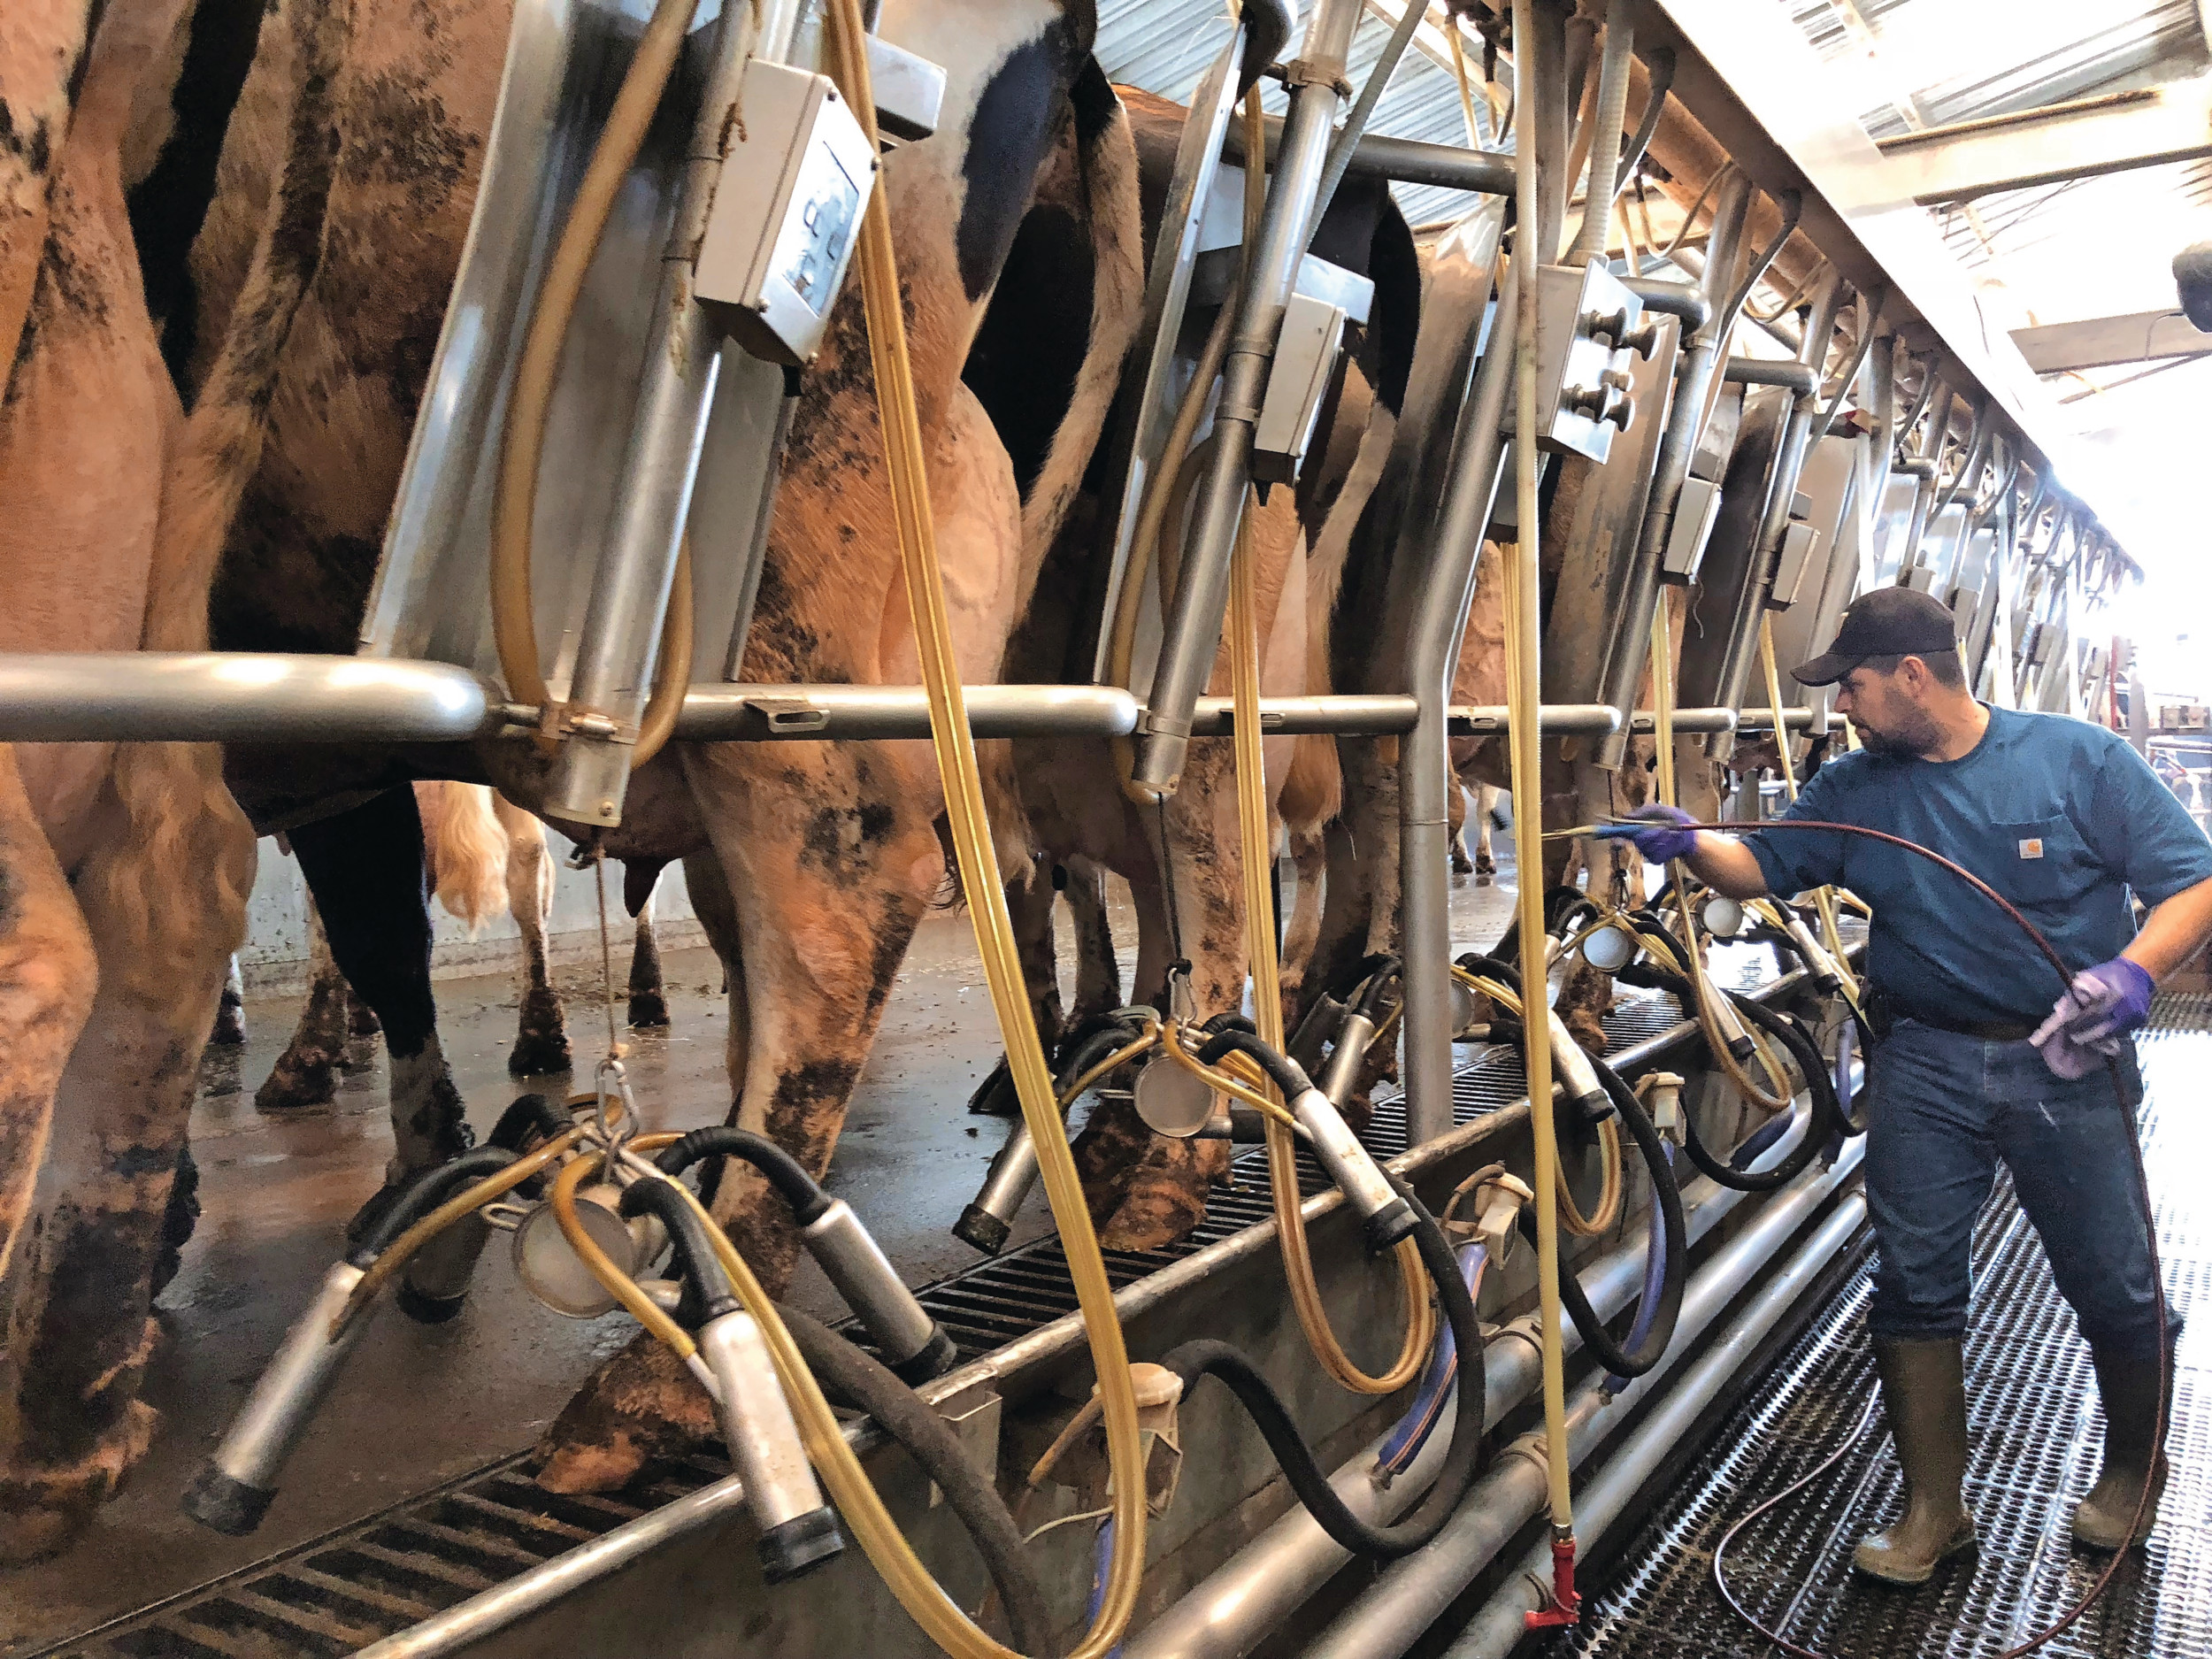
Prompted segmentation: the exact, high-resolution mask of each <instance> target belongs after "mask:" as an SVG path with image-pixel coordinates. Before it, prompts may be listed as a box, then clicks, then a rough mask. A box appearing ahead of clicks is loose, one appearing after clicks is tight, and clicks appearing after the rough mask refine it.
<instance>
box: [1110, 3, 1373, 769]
mask: <svg viewBox="0 0 2212 1659" xmlns="http://www.w3.org/2000/svg"><path fill="white" fill-rule="evenodd" d="M1359 15H1360V5H1359V0H1320V4H1318V5H1317V7H1316V8H1315V11H1314V14H1313V21H1312V23H1311V25H1310V27H1308V29H1307V31H1306V39H1305V44H1304V46H1303V47H1302V50H1301V53H1300V58H1299V65H1298V74H1299V79H1298V80H1297V83H1296V84H1295V85H1294V87H1293V88H1292V89H1291V95H1290V116H1289V119H1287V120H1286V122H1285V123H1284V127H1283V148H1282V159H1281V163H1280V165H1279V166H1278V167H1277V169H1276V171H1275V173H1274V175H1273V177H1272V178H1271V179H1270V180H1269V181H1268V192H1267V207H1266V211H1265V212H1264V213H1263V215H1262V217H1261V219H1260V231H1259V236H1258V239H1257V241H1256V243H1255V244H1254V246H1253V247H1252V248H1251V249H1250V250H1248V253H1249V257H1248V260H1247V262H1246V265H1245V271H1244V281H1243V285H1242V294H1241V302H1240V308H1239V311H1238V316H1237V323H1236V328H1235V333H1234V334H1233V336H1232V338H1231V340H1230V342H1229V351H1228V356H1227V357H1226V358H1225V361H1224V362H1223V364H1222V369H1221V396H1220V401H1219V402H1218V403H1217V405H1216V406H1215V411H1214V427H1213V434H1214V455H1213V462H1212V465H1210V467H1209V468H1208V469H1207V472H1206V475H1205V478H1204V480H1202V483H1201V486H1200V488H1199V493H1198V504H1197V506H1196V508H1195V509H1194V512H1193V514H1192V518H1191V530H1190V535H1189V538H1188V540H1187V541H1186V543H1185V552H1184V556H1183V569H1182V580H1181V581H1180V582H1179V584H1178V585H1177V588H1176V592H1175V604H1174V608H1173V611H1172V613H1171V615H1170V616H1169V618H1168V619H1167V627H1166V631H1165V633H1164V635H1163V636H1162V639H1161V641H1160V657H1159V665H1158V667H1157V668H1156V670H1155V672H1154V674H1153V679H1152V690H1151V695H1150V696H1149V697H1148V699H1147V702H1148V710H1149V711H1148V713H1147V714H1146V716H1145V718H1144V720H1143V722H1142V725H1141V733H1140V740H1139V742H1138V744H1137V750H1136V755H1135V758H1134V764H1133V771H1132V775H1131V784H1132V787H1134V788H1136V789H1138V790H1141V791H1143V792H1146V793H1149V794H1154V795H1172V794H1173V793H1174V792H1175V787H1176V785H1177V784H1178V782H1179V781H1180V780H1181V777H1182V772H1183V757H1184V756H1185V755H1186V754H1187V752H1188V751H1189V749H1190V723H1191V715H1192V712H1193V711H1194V710H1195V708H1196V707H1197V703H1198V698H1199V695H1200V693H1202V692H1203V691H1204V690H1205V688H1206V682H1207V680H1210V678H1212V675H1213V667H1214V658H1215V657H1216V656H1217V653H1218V652H1219V650H1220V649H1221V626H1222V612H1223V609H1224V607H1225V605H1226V603H1227V602H1228V596H1229V554H1230V549H1231V548H1232V545H1233V542H1234V541H1235V539H1236V532H1237V520H1238V519H1239V518H1240V517H1241V516H1242V515H1243V512H1244V497H1245V492H1246V490H1247V489H1248V488H1249V486H1250V482H1251V458H1252V431H1253V427H1254V426H1256V424H1257V422H1258V420H1259V415H1260V403H1261V399H1262V397H1263V394H1264V393H1265V392H1266V390H1267V371H1268V365H1269V364H1270V362H1271V360H1272V359H1273V357H1274V355H1275V341H1276V336H1277V335H1278V334H1279V333H1280V332H1281V329H1282V322H1283V310H1284V307H1285V306H1286V304H1287V303H1288V302H1289V299H1290V291H1291V284H1292V283H1293V281H1294V280H1295V279H1296V277H1297V274H1298V265H1299V261H1300V259H1301V258H1302V257H1303V255H1304V253H1305V249H1306V242H1307V239H1308V236H1309V234H1310V228H1311V227H1310V225H1309V223H1308V220H1309V219H1310V210H1311V208H1312V206H1313V204H1314V201H1315V197H1316V196H1317V192H1318V190H1319V188H1320V184H1321V170H1322V164H1323V162H1324V161H1325V158H1326V157H1327V152H1328V148H1329V138H1330V134H1331V128H1332V127H1333V124H1334V122H1335V119H1336V112H1337V106H1338V104H1340V102H1341V98H1340V94H1339V92H1338V88H1339V87H1340V85H1341V84H1342V81H1341V77H1342V75H1343V73H1344V54H1345V50H1346V49H1347V48H1348V46H1349V45H1350V43H1351V38H1352V29H1353V27H1354V26H1355V25H1356V23H1357V22H1358V20H1359Z"/></svg>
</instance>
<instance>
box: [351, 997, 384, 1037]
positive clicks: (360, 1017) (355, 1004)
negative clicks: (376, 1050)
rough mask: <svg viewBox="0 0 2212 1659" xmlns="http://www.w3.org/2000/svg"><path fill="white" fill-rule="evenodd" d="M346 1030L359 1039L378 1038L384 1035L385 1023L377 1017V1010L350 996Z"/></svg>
mask: <svg viewBox="0 0 2212 1659" xmlns="http://www.w3.org/2000/svg"><path fill="white" fill-rule="evenodd" d="M348 989H349V990H350V989H351V987H348ZM346 1029H347V1030H348V1031H349V1032H351V1033H353V1034H354V1035H355V1036H357V1037H377V1036H381V1035H382V1034H383V1032H384V1022H383V1021H382V1020H380V1019H379V1018H377V1017H376V1010H374V1009H373V1008H371V1007H370V1006H369V1005H368V1004H367V1003H366V1002H363V1001H362V1000H361V999H360V998H359V997H357V996H349V997H347V999H346Z"/></svg>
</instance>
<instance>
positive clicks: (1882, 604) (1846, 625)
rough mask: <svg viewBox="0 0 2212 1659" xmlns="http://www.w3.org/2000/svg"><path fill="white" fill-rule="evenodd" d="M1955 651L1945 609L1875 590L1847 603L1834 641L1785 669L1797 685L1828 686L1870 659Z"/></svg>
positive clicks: (1918, 597)
mask: <svg viewBox="0 0 2212 1659" xmlns="http://www.w3.org/2000/svg"><path fill="white" fill-rule="evenodd" d="M1958 648H1959V636H1958V624H1957V622H1956V621H1955V619H1954V618H1953V617H1952V615H1951V608H1950V606H1948V605H1947V604H1945V603H1943V602H1942V601H1941V600H1939V599H1936V598H1934V597H1932V596H1931V595H1927V594H1924V593H1921V592H1919V591H1918V590H1917V589H1916V588H1876V589H1875V590H1874V591H1873V592H1872V593H1870V594H1862V595H1859V597H1858V598H1856V599H1855V600H1854V601H1852V603H1851V608H1850V609H1849V610H1848V611H1845V612H1844V613H1843V626H1840V627H1839V628H1838V629H1837V630H1836V638H1835V642H1834V643H1833V644H1832V645H1831V646H1829V648H1828V649H1827V650H1826V651H1825V652H1824V653H1823V654H1822V655H1820V656H1818V657H1814V658H1813V660H1812V661H1811V662H1809V663H1801V664H1799V665H1798V666H1797V667H1795V668H1793V669H1791V670H1790V678H1791V679H1793V680H1796V681H1797V682H1798V683H1799V684H1800V685H1805V686H1832V685H1834V684H1835V683H1836V681H1838V680H1841V679H1842V678H1843V677H1844V676H1845V675H1846V674H1847V673H1849V672H1851V671H1852V670H1853V669H1855V668H1856V667H1857V666H1858V665H1859V664H1861V663H1863V662H1864V661H1866V659H1867V658H1868V657H1931V656H1933V655H1934V654H1935V653H1936V652H1938V651H1955V650H1957V649H1958Z"/></svg>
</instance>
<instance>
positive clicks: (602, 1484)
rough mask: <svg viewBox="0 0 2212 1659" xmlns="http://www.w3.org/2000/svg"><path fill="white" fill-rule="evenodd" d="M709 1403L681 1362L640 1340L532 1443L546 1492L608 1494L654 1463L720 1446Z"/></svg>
mask: <svg viewBox="0 0 2212 1659" xmlns="http://www.w3.org/2000/svg"><path fill="white" fill-rule="evenodd" d="M719 1440H720V1430H719V1428H718V1425H716V1422H715V1417H714V1402H712V1401H710V1400H709V1399H708V1398H707V1396H706V1392H705V1391H704V1390H703V1389H702V1388H701V1387H700V1386H699V1385H698V1384H697V1383H696V1382H695V1381H694V1380H693V1379H692V1377H691V1373H690V1372H688V1371H686V1370H685V1369H684V1368H683V1362H682V1361H680V1360H679V1359H677V1358H676V1356H674V1355H673V1354H671V1353H670V1352H669V1351H668V1350H667V1349H666V1348H663V1347H662V1346H661V1345H660V1344H659V1343H658V1342H657V1341H656V1340H654V1339H653V1338H651V1337H639V1338H637V1339H636V1340H633V1341H632V1343H631V1344H630V1346H629V1347H628V1348H625V1349H624V1350H623V1351H622V1352H621V1353H619V1354H618V1355H616V1356H614V1357H613V1358H612V1359H611V1360H609V1361H608V1362H607V1363H605V1364H604V1365H602V1366H601V1367H600V1368H599V1369H598V1371H595V1372H594V1373H593V1374H592V1376H591V1378H590V1379H588V1381H587V1382H586V1383H585V1384H584V1386H582V1387H581V1388H580V1389H578V1390H577V1391H576V1394H574V1395H573V1396H572V1398H571V1399H570V1401H569V1402H568V1404H567V1405H565V1406H564V1407H563V1408H562V1409H561V1415H560V1416H559V1417H556V1418H555V1419H554V1420H553V1426H552V1427H551V1428H549V1429H548V1430H547V1431H546V1432H545V1438H544V1439H543V1440H540V1441H539V1442H538V1457H539V1460H540V1463H541V1467H540V1468H539V1471H538V1484H539V1485H540V1486H543V1487H544V1488H545V1489H546V1490H547V1491H549V1492H610V1491H612V1490H613V1489H614V1488H616V1487H618V1486H624V1485H626V1484H627V1483H628V1482H629V1481H630V1480H632V1479H634V1478H635V1477H636V1475H637V1473H638V1471H640V1470H641V1469H643V1468H644V1467H645V1465H646V1463H649V1461H651V1460H652V1459H654V1458H663V1457H679V1456H681V1455H684V1454H685V1453H687V1452H691V1451H696V1450H698V1449H700V1448H703V1447H706V1446H710V1445H713V1444H717V1443H718V1441H719Z"/></svg>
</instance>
